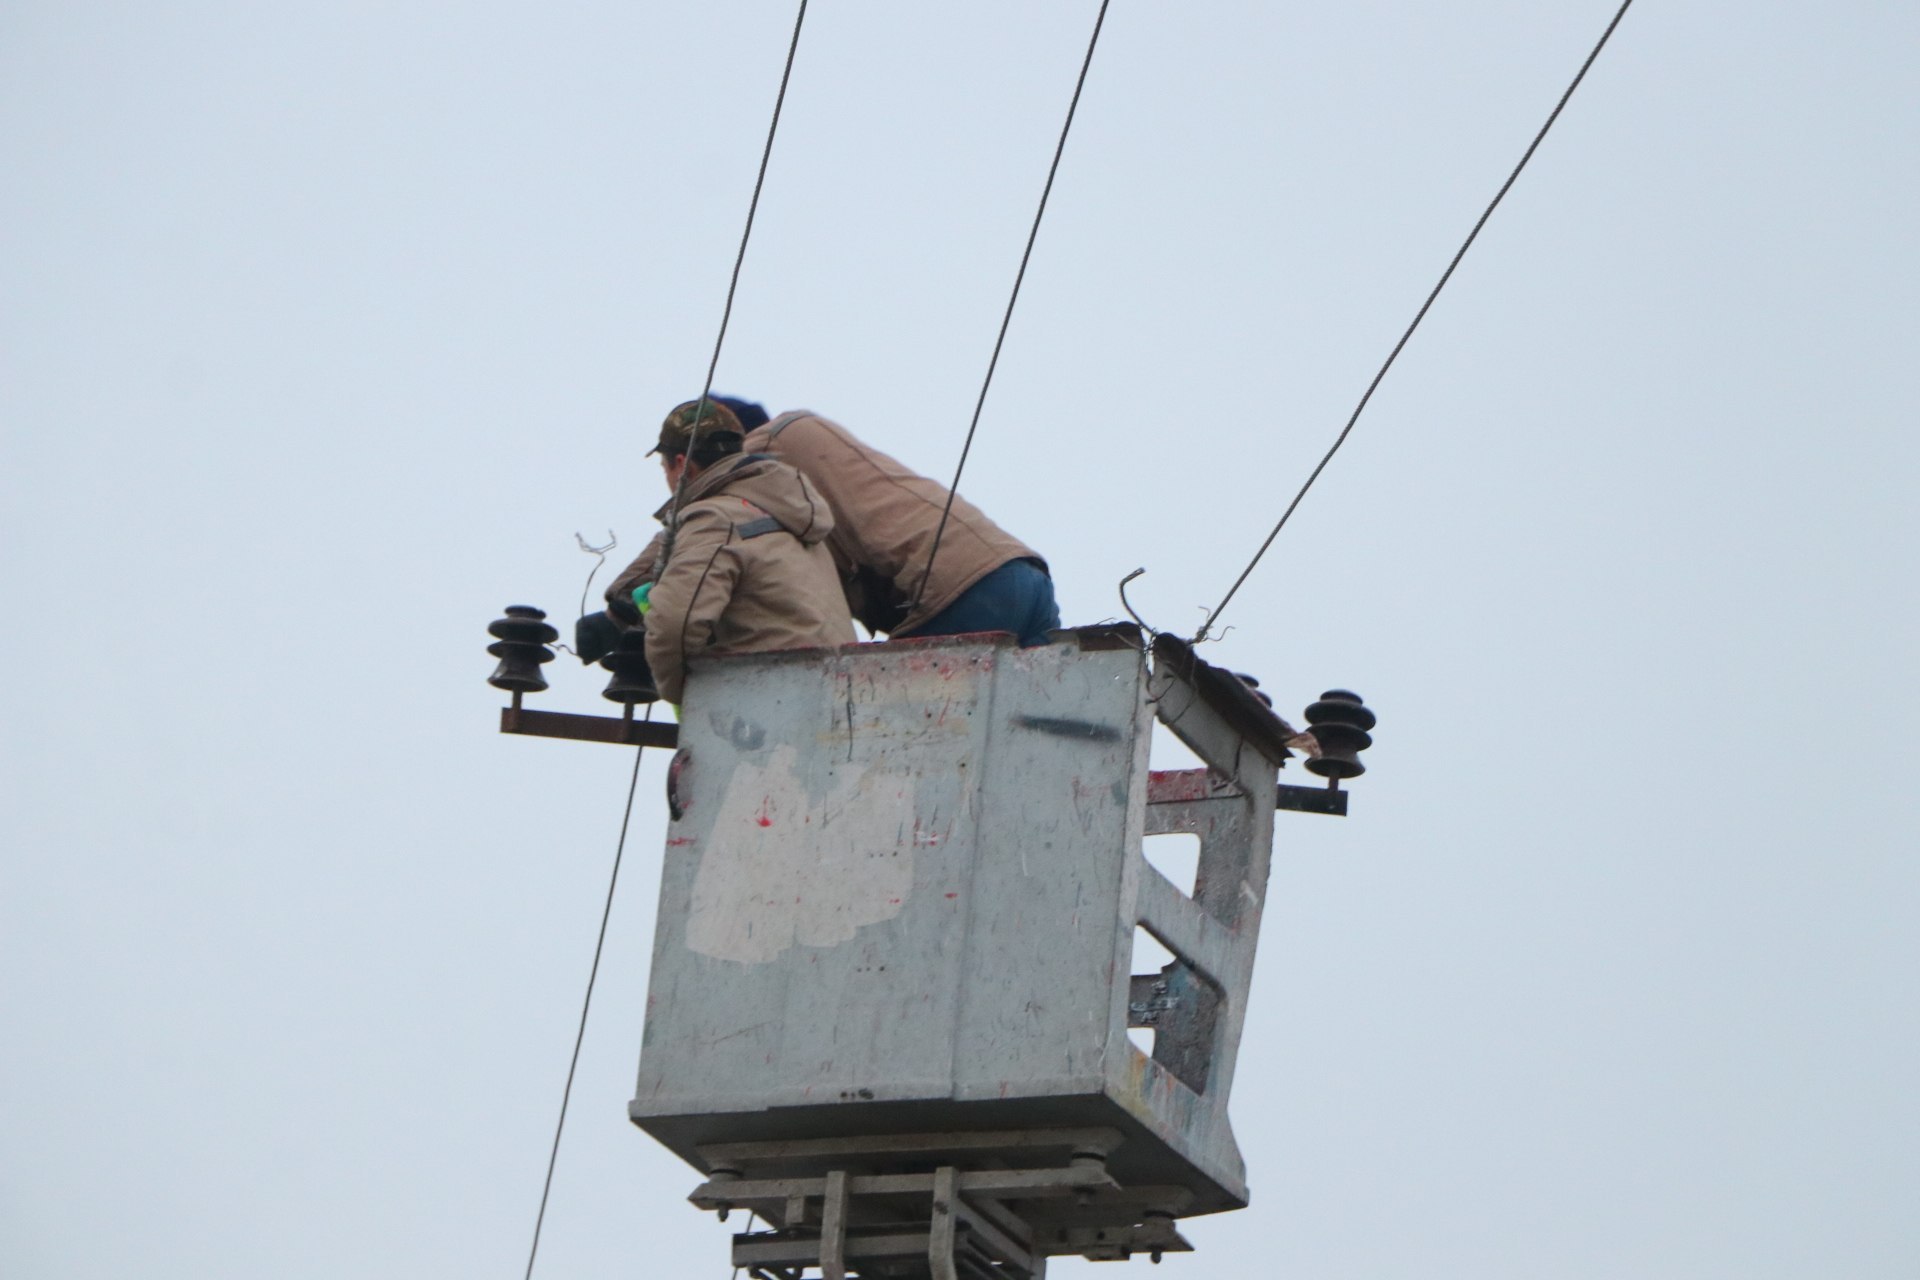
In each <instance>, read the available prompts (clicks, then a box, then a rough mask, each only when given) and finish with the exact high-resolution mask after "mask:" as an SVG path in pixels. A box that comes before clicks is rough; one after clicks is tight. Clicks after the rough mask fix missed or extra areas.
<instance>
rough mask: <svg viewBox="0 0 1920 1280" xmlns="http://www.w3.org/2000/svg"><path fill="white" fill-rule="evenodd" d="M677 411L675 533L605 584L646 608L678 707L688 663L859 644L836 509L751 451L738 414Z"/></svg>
mask: <svg viewBox="0 0 1920 1280" xmlns="http://www.w3.org/2000/svg"><path fill="white" fill-rule="evenodd" d="M698 407H699V406H698V404H697V402H689V403H687V404H683V405H679V406H677V407H676V408H675V409H674V410H673V412H672V413H670V414H668V415H667V420H666V422H665V424H664V425H663V426H662V427H661V428H660V439H659V443H658V444H656V445H655V446H654V449H653V452H657V453H658V454H659V455H660V462H661V466H662V469H663V470H664V471H665V473H666V479H667V486H668V488H669V489H671V490H673V491H674V493H675V494H676V495H677V505H678V510H677V511H676V510H675V505H676V503H675V502H674V501H669V502H668V503H667V505H666V506H665V507H662V508H661V510H660V513H659V514H660V517H661V519H662V520H663V521H664V522H665V523H666V525H667V528H666V530H665V531H664V532H663V534H662V535H661V537H660V538H658V539H656V540H655V543H654V545H652V546H650V547H648V548H647V550H646V551H645V552H643V553H642V555H641V558H640V559H639V560H637V561H636V562H635V563H634V565H633V566H632V567H630V568H629V569H628V570H627V571H626V572H625V573H623V574H621V575H620V578H619V579H618V580H616V582H615V584H614V586H613V587H612V588H609V590H608V599H609V603H610V604H615V603H616V601H615V599H614V596H615V593H616V592H624V601H623V602H624V603H625V604H627V605H629V606H631V610H632V612H631V613H630V612H629V611H628V609H625V608H620V609H616V610H615V612H618V613H621V614H626V615H627V616H628V617H629V618H631V616H632V613H639V614H642V615H644V624H645V627H646V652H647V663H648V665H649V666H651V667H652V668H653V679H654V683H655V684H656V685H657V686H658V687H659V689H660V696H661V697H663V698H665V699H666V700H667V701H669V702H674V703H677V702H679V701H680V700H681V694H682V692H683V690H684V688H685V683H686V664H687V659H688V658H690V657H692V656H693V655H695V654H697V653H703V652H708V651H724V652H730V653H757V652H763V651H766V650H770V649H796V648H808V647H818V646H834V645H842V644H851V643H853V641H854V639H855V636H854V631H853V620H852V618H851V617H849V616H848V612H847V601H846V597H845V595H844V594H843V592H842V591H841V587H840V577H839V573H838V571H837V570H836V569H835V567H834V560H833V555H832V553H831V552H829V551H828V549H827V546H826V541H827V538H828V537H829V536H830V535H831V534H832V533H833V511H832V509H831V508H830V507H829V506H828V504H827V502H826V501H825V500H824V499H823V498H822V497H821V495H820V493H819V492H818V491H817V490H816V489H815V488H814V486H813V485H812V484H810V483H808V481H807V479H806V477H804V476H802V475H801V474H800V473H799V472H798V471H796V470H794V469H793V468H792V467H789V466H787V465H785V464H784V463H781V462H777V461H775V460H774V459H772V458H769V457H767V456H765V455H763V454H753V453H747V452H743V451H742V448H741V438H742V431H741V428H740V423H739V421H738V420H737V419H736V418H735V417H734V416H733V414H732V413H731V412H730V411H729V410H727V409H726V408H724V407H723V406H720V405H716V404H712V403H711V402H710V403H709V404H708V405H707V407H706V409H705V410H704V411H702V412H700V413H699V414H698V417H699V423H698V426H697V428H696V429H695V430H694V431H693V432H692V433H690V432H689V428H690V427H693V426H694V420H695V417H696V410H697V409H698Z"/></svg>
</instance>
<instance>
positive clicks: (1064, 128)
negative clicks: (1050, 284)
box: [907, 0, 1108, 614]
mask: <svg viewBox="0 0 1920 1280" xmlns="http://www.w3.org/2000/svg"><path fill="white" fill-rule="evenodd" d="M1107 4H1108V0H1100V12H1099V13H1097V14H1096V15H1094V19H1093V36H1092V37H1091V38H1090V39H1089V40H1088V41H1087V56H1086V58H1085V59H1084V60H1083V61H1082V62H1081V63H1080V77H1079V79H1077V80H1075V81H1074V84H1073V100H1072V101H1071V102H1069V103H1068V104H1067V120H1066V123H1065V124H1063V125H1061V126H1060V141H1059V142H1057V143H1056V144H1054V148H1053V163H1052V164H1051V165H1049V166H1048V168H1047V185H1046V186H1045V187H1043V188H1042V189H1041V191H1040V207H1039V208H1038V209H1037V210H1035V211H1034V215H1033V229H1032V230H1030V231H1028V232H1027V247H1026V249H1025V251H1024V252H1022V253H1021V255H1020V270H1019V272H1018V273H1017V274H1015V276H1014V277H1013V293H1012V295H1011V296H1009V297H1008V298H1007V311H1006V314H1005V315H1003V316H1002V317H1001V318H1000V336H999V337H997V338H995V339H994V340H993V357H992V359H990V360H988V361H987V376H986V379H985V380H984V381H983V382H981V384H980V398H979V399H978V400H976V401H975V402H974V405H973V420H972V421H971V422H969V423H968V424H967V438H966V442H965V443H964V444H962V445H961V446H960V462H959V465H957V466H955V467H954V469H953V483H952V484H950V485H948V486H947V505H946V506H944V507H942V508H941V509H940V523H939V524H938V525H936V526H935V527H934V530H933V546H932V547H930V548H929V549H928V550H927V567H926V569H925V570H924V571H923V572H922V573H921V575H920V582H919V584H918V585H916V586H915V587H914V589H913V599H912V600H911V601H909V602H908V604H907V612H908V613H909V614H911V613H912V612H913V611H914V610H915V609H917V608H919V607H920V597H921V596H922V595H923V594H925V592H926V589H927V582H928V580H929V579H930V578H932V577H933V558H934V557H935V556H937V555H939V554H940V539H941V536H942V535H944V534H945V533H946V531H947V517H948V516H950V515H952V514H953V499H954V495H956V494H957V493H959V491H960V473H961V472H963V471H965V470H966V469H967V454H968V453H970V452H971V451H972V449H973V433H974V432H975V431H976V430H978V429H979V426H980V411H981V410H982V409H984V408H985V407H986V403H987V389H988V388H989V387H991V386H992V385H993V371H994V369H995V367H997V366H998V365H999V363H1000V348H1001V347H1002V346H1004V345H1005V344H1006V341H1007V326H1008V325H1010V324H1012V323H1013V305H1014V303H1016V302H1018V301H1019V300H1020V284H1021V282H1022V281H1024V280H1025V279H1026V278H1027V262H1028V261H1029V260H1030V259H1031V258H1032V257H1033V244H1034V241H1035V240H1037V239H1038V238H1039V236H1040V220H1041V219H1042V218H1044V217H1046V215H1047V197H1048V196H1050V195H1052V194H1053V179H1054V175H1055V174H1057V173H1059V172H1060V157H1061V155H1062V154H1064V153H1065V151H1066V149H1067V134H1068V133H1069V132H1070V131H1071V130H1072V129H1073V114H1074V112H1075V111H1077V110H1078V109H1079V107H1080V91H1081V90H1082V89H1084V88H1085V87H1086V84H1087V69H1088V68H1089V67H1091V66H1092V65H1093V51H1094V48H1095V47H1096V46H1097V45H1098V44H1099V43H1100V27H1101V24H1103V23H1104V22H1106V20H1107Z"/></svg>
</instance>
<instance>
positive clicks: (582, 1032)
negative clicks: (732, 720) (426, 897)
mask: <svg viewBox="0 0 1920 1280" xmlns="http://www.w3.org/2000/svg"><path fill="white" fill-rule="evenodd" d="M647 719H648V720H649V721H651V720H652V719H653V708H652V706H648V708H647ZM644 754H645V749H644V748H641V747H635V748H634V749H633V776H632V777H631V778H629V779H628V780H627V808H626V812H625V813H623V814H622V815H621V816H620V840H619V843H617V844H615V845H614V847H613V875H612V876H611V877H609V878H608V880H607V904H606V906H605V907H603V908H601V911H600V936H599V937H598V938H596V939H595V940H594V944H593V967H592V968H591V969H589V970H588V971H587V995H586V998H585V999H584V1000H582V1001H581V1002H580V1029H579V1030H578V1031H576V1032H574V1035H573V1057H572V1058H570V1059H568V1061H567V1087H566V1088H565V1089H562V1090H561V1091H560V1120H559V1123H557V1124H555V1125H554V1126H553V1149H552V1150H551V1151H549V1152H548V1153H547V1180H546V1182H545V1183H544V1184H543V1185H542V1186H541V1188H540V1212H539V1214H538V1215H537V1216H536V1217H535V1218H534V1220H533V1247H532V1248H530V1249H528V1250H527V1280H533V1260H534V1259H535V1258H536V1257H538V1256H539V1253H540V1228H541V1227H542V1226H544V1225H545V1223H546V1221H547V1198H548V1197H549V1196H550V1195H552V1194H553V1166H554V1165H555V1164H556V1163H557V1162H558V1161H559V1159H560V1135H561V1133H562V1132H564V1131H565V1129H566V1127H567V1104H568V1103H569V1102H570V1101H572V1099H573V1075H574V1072H575V1071H576V1070H578V1068H579V1066H580V1045H581V1042H582V1041H584V1040H585V1039H586V1038H587V1011H588V1010H589V1009H591V1008H592V1007H593V984H594V981H595V979H597V978H598V977H599V976H600V953H601V952H602V951H603V950H605V949H606V945H607V920H608V919H609V918H610V917H611V916H612V915H613V891H614V889H615V887H617V886H618V885H619V883H620V859H621V857H622V855H624V854H625V853H626V851H627V827H628V825H629V824H630V823H632V821H633V793H634V792H635V791H636V790H638V789H639V786H640V758H641V756H643V755H644Z"/></svg>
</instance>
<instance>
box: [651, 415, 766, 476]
mask: <svg viewBox="0 0 1920 1280" xmlns="http://www.w3.org/2000/svg"><path fill="white" fill-rule="evenodd" d="M745 436H746V432H745V431H743V430H741V428H740V419H739V418H737V417H735V416H734V412H733V410H731V409H729V408H727V406H726V405H724V404H720V403H719V402H717V401H715V400H713V399H707V400H689V401H687V402H686V403H685V404H677V405H675V406H674V407H673V411H672V412H671V413H669V414H667V420H666V421H665V422H663V423H661V424H660V439H659V440H658V441H657V442H656V443H655V444H654V446H653V448H651V449H649V450H648V451H647V452H649V453H657V454H659V455H660V461H661V463H662V465H664V466H665V467H666V469H667V480H668V483H670V484H674V485H678V484H679V482H680V471H681V470H682V469H683V468H684V467H686V466H687V465H688V464H691V465H692V467H693V470H694V472H695V474H698V473H699V472H701V471H704V470H705V469H706V468H708V467H710V466H712V465H713V464H714V463H716V462H718V461H720V459H722V458H724V457H726V456H728V455H729V454H734V453H738V452H740V442H741V440H742V439H743V438H744V437H745Z"/></svg>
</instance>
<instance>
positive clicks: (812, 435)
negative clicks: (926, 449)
mask: <svg viewBox="0 0 1920 1280" xmlns="http://www.w3.org/2000/svg"><path fill="white" fill-rule="evenodd" d="M713 399H715V400H716V401H718V402H719V403H720V404H721V405H722V406H724V407H726V408H727V409H729V410H731V411H732V414H733V416H734V417H735V419H736V420H737V421H739V422H740V423H741V424H742V425H743V426H744V427H745V428H746V431H747V435H746V449H747V451H748V452H750V453H764V454H770V455H772V456H773V457H776V458H778V459H780V461H782V462H784V463H786V464H788V465H789V466H791V467H793V468H794V470H796V471H798V472H799V473H800V474H801V475H803V476H805V477H806V478H807V479H808V480H810V481H812V482H813V485H814V487H815V488H816V489H818V490H819V491H820V493H821V494H822V495H823V496H824V497H825V498H826V500H827V504H828V505H829V506H831V507H832V508H833V518H834V528H833V532H832V533H831V534H830V535H829V536H828V538H827V545H828V546H829V547H831V548H832V549H833V557H834V560H835V561H836V563H837V564H838V565H839V569H840V577H841V583H842V585H843V586H844V587H845V589H846V592H847V603H848V606H849V607H850V608H851V609H852V611H853V616H854V617H855V618H857V619H859V621H860V622H861V623H862V624H864V625H865V626H866V627H867V629H868V630H869V631H873V632H876V633H878V632H882V631H884V632H886V633H887V634H888V635H890V636H894V637H896V638H897V637H903V636H950V635H962V634H966V633H968V632H975V631H1010V632H1012V633H1013V634H1014V635H1016V636H1018V637H1019V638H1020V643H1022V644H1027V645H1033V644H1043V643H1045V642H1046V638H1047V632H1049V631H1051V630H1053V629H1054V628H1056V627H1058V626H1059V625H1060V609H1059V606H1058V604H1057V603H1055V600H1054V593H1053V579H1052V577H1051V576H1050V575H1049V574H1048V571H1047V562H1046V561H1045V560H1042V559H1041V558H1040V556H1039V554H1038V553H1037V552H1035V551H1034V550H1033V548H1031V547H1029V546H1027V545H1026V544H1025V543H1024V542H1021V541H1020V540H1019V539H1018V538H1015V537H1013V536H1012V535H1011V534H1009V533H1007V532H1006V531H1005V530H1004V529H1002V528H1001V527H1000V526H999V525H997V524H995V523H994V522H993V521H991V520H989V519H987V517H986V516H985V515H984V514H982V513H981V511H980V509H979V508H978V507H976V506H974V505H973V504H972V503H971V502H968V501H967V500H966V499H965V498H962V497H959V496H957V495H956V496H955V497H954V498H953V509H952V511H951V513H949V514H948V515H947V520H946V528H945V529H944V530H941V528H940V518H941V512H942V511H943V510H944V509H945V508H946V505H947V496H948V489H947V487H946V486H945V485H943V484H941V483H939V482H938V481H935V480H929V479H928V478H927V477H925V476H923V475H920V474H919V473H917V472H915V471H913V470H911V469H910V468H908V467H906V466H903V465H902V464H901V463H899V462H897V461H895V460H894V459H893V458H890V457H888V456H887V455H886V454H884V453H881V452H880V451H879V450H878V449H875V448H873V447H872V446H871V445H868V444H866V443H865V442H863V441H862V440H860V439H859V438H858V437H856V436H855V435H854V434H853V433H852V432H851V431H848V430H847V429H846V428H845V427H843V426H841V425H840V424H839V423H837V422H833V421H830V420H829V419H827V418H823V417H821V416H820V415H819V414H817V413H813V412H810V411H807V410H800V411H796V412H793V413H783V414H781V415H780V416H778V417H776V418H773V419H769V418H768V417H767V412H766V410H765V409H763V408H761V407H760V406H759V405H757V404H754V403H752V402H751V401H747V400H738V399H735V398H733V397H731V396H715V397H713ZM936 536H938V538H939V549H938V551H937V552H936V551H935V550H934V539H935V537H936ZM929 561H931V565H929Z"/></svg>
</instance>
